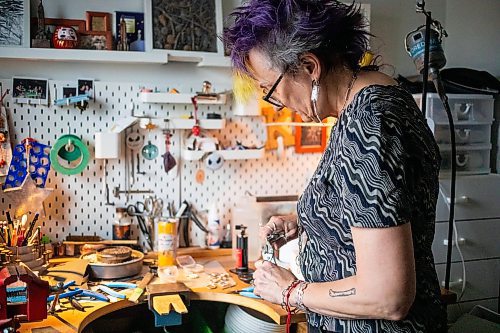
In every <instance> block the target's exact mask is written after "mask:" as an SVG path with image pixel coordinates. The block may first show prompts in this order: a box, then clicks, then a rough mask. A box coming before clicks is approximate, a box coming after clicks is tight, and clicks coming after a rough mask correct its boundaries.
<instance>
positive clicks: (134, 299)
mask: <svg viewBox="0 0 500 333" xmlns="http://www.w3.org/2000/svg"><path fill="white" fill-rule="evenodd" d="M153 277H154V275H153V274H152V273H150V272H148V273H146V275H144V277H143V278H142V280H141V281H140V282H139V283H138V284H137V287H136V288H135V289H134V292H133V293H132V295H130V297H129V298H128V300H129V301H131V302H134V303H137V302H138V301H139V298H141V296H142V294H143V293H144V289H145V288H146V286H147V285H148V284H149V282H151V280H152V279H153Z"/></svg>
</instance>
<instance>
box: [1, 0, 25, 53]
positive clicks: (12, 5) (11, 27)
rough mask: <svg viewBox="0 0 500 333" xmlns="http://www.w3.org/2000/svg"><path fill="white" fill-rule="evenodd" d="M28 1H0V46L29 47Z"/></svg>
mask: <svg viewBox="0 0 500 333" xmlns="http://www.w3.org/2000/svg"><path fill="white" fill-rule="evenodd" d="M29 30H30V1H29V0H9V1H0V46H5V47H29V45H30V31H29Z"/></svg>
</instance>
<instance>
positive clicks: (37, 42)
mask: <svg viewBox="0 0 500 333" xmlns="http://www.w3.org/2000/svg"><path fill="white" fill-rule="evenodd" d="M49 38H50V37H49V34H48V33H47V30H45V10H44V8H43V3H42V0H40V3H39V4H38V19H37V30H36V35H35V38H34V39H33V40H32V41H31V47H34V48H50V40H49Z"/></svg>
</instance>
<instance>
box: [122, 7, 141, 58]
mask: <svg viewBox="0 0 500 333" xmlns="http://www.w3.org/2000/svg"><path fill="white" fill-rule="evenodd" d="M115 23H116V41H117V45H127V46H125V47H122V48H121V49H122V50H126V49H127V48H128V51H142V52H144V51H145V50H146V49H145V44H144V13H136V12H120V11H117V12H116V13H115ZM123 30H125V31H126V33H125V38H122V31H123ZM117 48H118V47H117ZM118 49H120V48H118Z"/></svg>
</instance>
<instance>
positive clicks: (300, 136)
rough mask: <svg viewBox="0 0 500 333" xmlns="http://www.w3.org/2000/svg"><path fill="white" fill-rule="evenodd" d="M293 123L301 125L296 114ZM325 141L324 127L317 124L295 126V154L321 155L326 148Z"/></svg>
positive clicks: (300, 120)
mask: <svg viewBox="0 0 500 333" xmlns="http://www.w3.org/2000/svg"><path fill="white" fill-rule="evenodd" d="M294 121H295V122H297V123H302V119H301V118H300V116H299V115H298V114H295V116H294ZM311 125H313V126H311ZM326 141H327V134H326V126H318V125H317V124H309V125H305V126H295V152H296V153H300V154H303V153H322V152H323V151H324V150H325V148H326Z"/></svg>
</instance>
